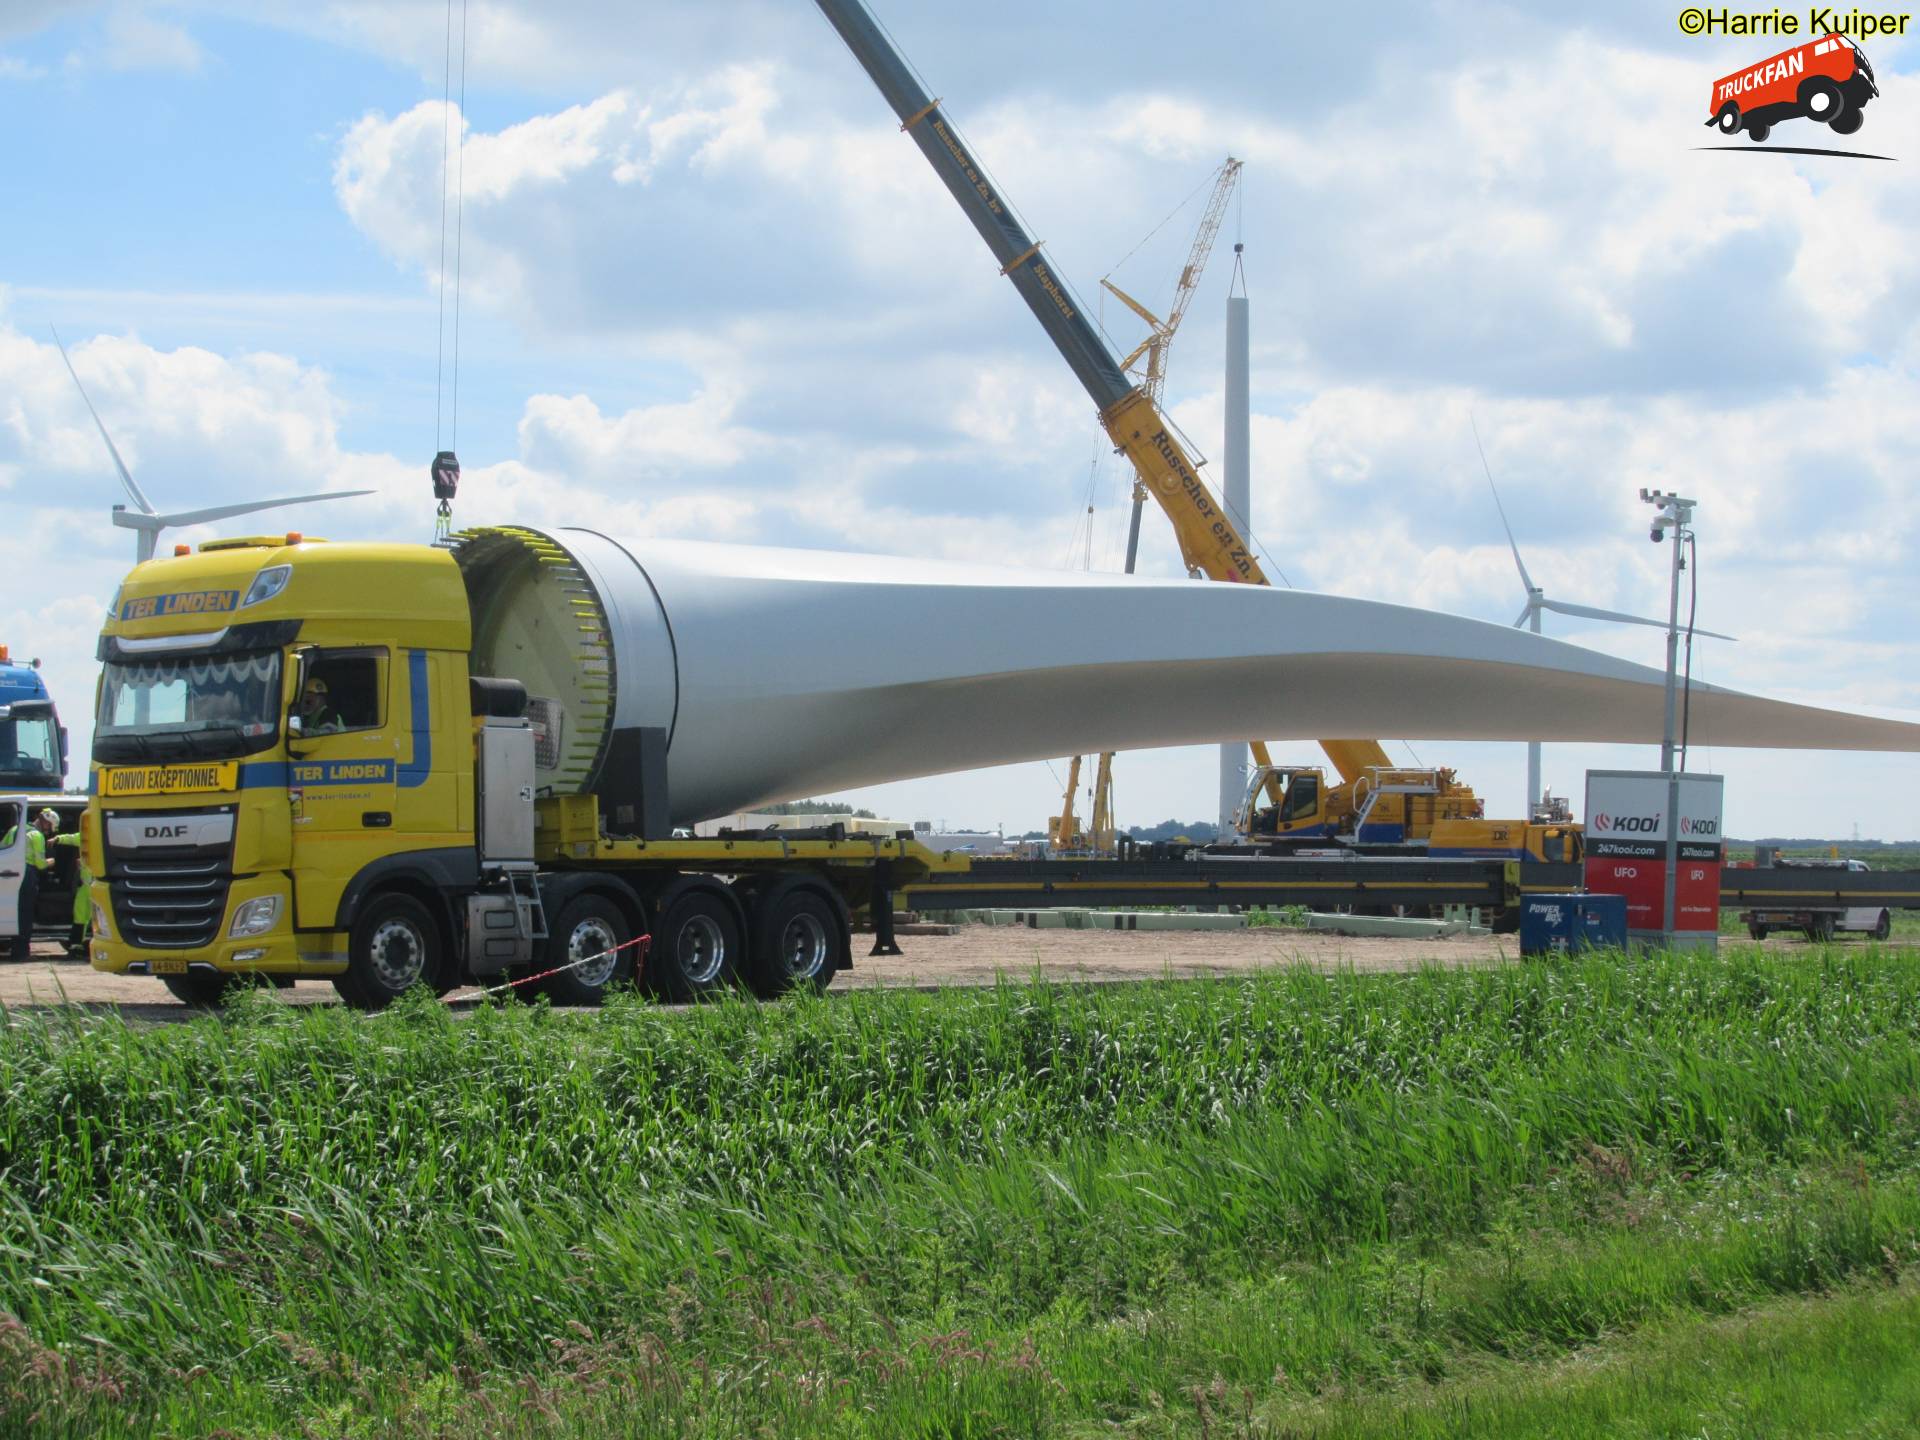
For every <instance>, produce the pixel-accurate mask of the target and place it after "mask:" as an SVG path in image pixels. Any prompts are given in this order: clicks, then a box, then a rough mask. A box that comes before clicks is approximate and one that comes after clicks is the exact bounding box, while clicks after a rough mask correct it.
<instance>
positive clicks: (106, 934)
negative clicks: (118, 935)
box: [93, 905, 113, 940]
mask: <svg viewBox="0 0 1920 1440" xmlns="http://www.w3.org/2000/svg"><path fill="white" fill-rule="evenodd" d="M93 933H94V934H96V935H98V936H99V937H100V938H101V939H102V940H111V939H113V931H112V930H111V929H109V928H108V926H107V912H106V911H104V910H102V909H101V908H100V907H99V906H98V905H96V906H94V907H93Z"/></svg>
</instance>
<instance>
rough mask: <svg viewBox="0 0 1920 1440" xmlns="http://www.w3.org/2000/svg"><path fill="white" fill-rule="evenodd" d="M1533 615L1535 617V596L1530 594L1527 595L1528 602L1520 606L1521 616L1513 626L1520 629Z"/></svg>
mask: <svg viewBox="0 0 1920 1440" xmlns="http://www.w3.org/2000/svg"><path fill="white" fill-rule="evenodd" d="M1532 617H1533V597H1532V596H1531V595H1529V596H1528V597H1527V603H1526V604H1524V605H1522V606H1521V607H1520V618H1519V619H1517V620H1515V621H1514V622H1513V628H1514V629H1516V630H1518V629H1519V628H1520V627H1521V626H1522V625H1524V624H1526V623H1527V621H1528V620H1529V619H1531V618H1532Z"/></svg>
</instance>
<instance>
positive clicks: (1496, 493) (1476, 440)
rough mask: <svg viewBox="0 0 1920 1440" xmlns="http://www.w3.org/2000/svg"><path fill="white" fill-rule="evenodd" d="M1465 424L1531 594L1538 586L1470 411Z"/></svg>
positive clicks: (1494, 506) (1521, 580) (1514, 559)
mask: <svg viewBox="0 0 1920 1440" xmlns="http://www.w3.org/2000/svg"><path fill="white" fill-rule="evenodd" d="M1467 424H1468V425H1470V426H1472V427H1473V448H1474V449H1476V450H1478V451H1479V452H1480V468H1481V469H1482V470H1484V471H1486V472H1487V489H1489V490H1491V491H1492V492H1493V508H1494V509H1496V510H1498V511H1499V512H1500V526H1501V528H1502V529H1504V530H1505V531H1506V532H1507V548H1508V549H1510V550H1511V551H1513V564H1514V568H1515V569H1517V570H1518V571H1519V572H1520V583H1521V584H1522V585H1524V586H1526V587H1527V593H1528V594H1530V595H1531V594H1533V593H1535V592H1537V591H1538V590H1539V588H1540V587H1539V586H1538V585H1535V584H1534V583H1533V577H1532V576H1531V575H1529V574H1527V565H1526V562H1525V561H1524V560H1522V559H1521V558H1520V546H1519V543H1518V542H1517V541H1515V540H1514V538H1513V526H1511V525H1509V524H1507V507H1506V506H1504V505H1502V504H1501V503H1500V487H1499V486H1498V485H1495V484H1494V483H1493V467H1492V466H1491V465H1489V464H1487V448H1486V446H1484V445H1482V444H1481V443H1480V427H1479V426H1478V425H1476V424H1474V419H1473V415H1472V413H1471V412H1469V413H1468V415H1467ZM1522 618H1523V619H1524V618H1525V617H1524V616H1523V617H1522ZM1514 623H1515V624H1516V625H1517V624H1519V623H1520V622H1519V621H1517V620H1516V621H1515V622H1514Z"/></svg>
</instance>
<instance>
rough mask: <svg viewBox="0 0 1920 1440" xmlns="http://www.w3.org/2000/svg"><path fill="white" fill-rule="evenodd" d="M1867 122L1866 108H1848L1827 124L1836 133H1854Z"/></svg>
mask: <svg viewBox="0 0 1920 1440" xmlns="http://www.w3.org/2000/svg"><path fill="white" fill-rule="evenodd" d="M1866 123H1867V115H1866V112H1865V111H1864V110H1847V111H1844V112H1842V113H1841V114H1839V115H1836V116H1834V117H1833V119H1831V120H1829V121H1828V122H1827V125H1828V127H1829V128H1830V129H1831V130H1832V131H1833V133H1834V134H1836V135H1852V134H1854V133H1855V132H1856V131H1858V130H1859V128H1860V127H1861V126H1862V125H1864V124H1866Z"/></svg>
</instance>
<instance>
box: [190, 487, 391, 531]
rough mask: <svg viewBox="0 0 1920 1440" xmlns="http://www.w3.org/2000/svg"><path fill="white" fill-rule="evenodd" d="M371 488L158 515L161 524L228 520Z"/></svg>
mask: <svg viewBox="0 0 1920 1440" xmlns="http://www.w3.org/2000/svg"><path fill="white" fill-rule="evenodd" d="M373 493H374V492H373V491H371V490H329V491H327V492H326V493H324V494H321V495H288V496H285V497H283V498H282V499H278V500H243V501H241V502H239V503H238V504H234V505H210V506H208V507H207V508H206V509H204V510H180V511H176V512H175V513H174V514H171V515H162V516H160V517H159V520H160V523H161V524H162V525H204V524H206V523H207V521H209V520H228V519H231V518H232V517H233V516H235V515H255V514H258V513H259V512H260V511H262V510H278V509H280V508H281V507H282V506H286V505H308V504H311V503H313V502H314V501H316V500H347V499H351V498H352V497H353V496H355V495H371V494H373Z"/></svg>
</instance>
